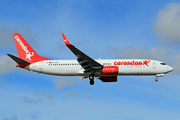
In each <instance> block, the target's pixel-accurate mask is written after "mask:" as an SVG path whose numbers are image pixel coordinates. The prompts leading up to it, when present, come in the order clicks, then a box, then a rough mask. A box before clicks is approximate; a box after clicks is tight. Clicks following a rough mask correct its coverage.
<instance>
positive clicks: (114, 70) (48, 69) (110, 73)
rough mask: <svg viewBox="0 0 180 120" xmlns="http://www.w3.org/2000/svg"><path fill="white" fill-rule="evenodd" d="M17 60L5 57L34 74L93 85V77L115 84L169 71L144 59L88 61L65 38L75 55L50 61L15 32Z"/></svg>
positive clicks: (169, 68)
mask: <svg viewBox="0 0 180 120" xmlns="http://www.w3.org/2000/svg"><path fill="white" fill-rule="evenodd" d="M13 35H14V40H15V44H16V48H17V52H18V57H16V56H14V55H11V54H7V55H8V56H9V57H11V58H12V59H13V60H14V61H15V62H16V63H17V66H18V67H20V68H24V69H27V70H29V71H34V72H38V73H44V74H49V75H57V76H81V78H82V79H85V78H88V77H89V80H90V84H91V85H93V84H94V77H98V79H100V80H101V81H102V82H117V76H121V75H127V76H128V75H136V76H140V75H154V76H156V79H155V81H156V82H157V81H158V77H161V76H164V74H166V73H169V72H171V71H173V68H172V67H170V66H169V65H166V64H165V63H164V62H161V61H157V60H146V59H98V60H95V59H92V58H91V57H89V56H88V55H86V54H84V53H83V52H81V51H80V50H79V49H77V48H76V47H75V46H73V45H72V44H71V43H70V42H69V41H68V39H67V38H66V37H65V35H64V34H63V33H62V37H63V39H64V42H65V44H66V46H67V47H68V48H69V49H70V50H71V51H72V52H73V53H74V54H75V55H76V57H77V59H75V60H53V59H49V58H46V57H42V56H39V55H38V54H37V53H36V52H35V51H34V50H33V49H32V48H31V46H30V45H29V44H28V43H27V42H26V41H25V39H24V38H23V37H22V36H21V35H20V34H19V33H13Z"/></svg>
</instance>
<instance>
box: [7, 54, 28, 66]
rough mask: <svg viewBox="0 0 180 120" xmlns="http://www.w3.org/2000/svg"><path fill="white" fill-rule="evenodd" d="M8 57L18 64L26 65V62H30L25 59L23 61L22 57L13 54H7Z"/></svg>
mask: <svg viewBox="0 0 180 120" xmlns="http://www.w3.org/2000/svg"><path fill="white" fill-rule="evenodd" d="M7 55H8V56H9V57H10V58H12V59H13V60H14V61H15V62H16V63H18V64H25V65H27V64H30V63H29V62H27V61H25V60H23V59H21V58H18V57H16V56H14V55H11V54H7Z"/></svg>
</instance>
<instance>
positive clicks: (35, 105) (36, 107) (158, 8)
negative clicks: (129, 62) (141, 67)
mask: <svg viewBox="0 0 180 120" xmlns="http://www.w3.org/2000/svg"><path fill="white" fill-rule="evenodd" d="M0 11H1V14H0V106H1V107H0V119H2V120H40V119H43V120H54V119H61V120H71V119H75V120H79V119H86V120H92V119H104V120H119V119H122V120H152V119H153V120H159V119H163V120H169V119H173V120H179V118H180V115H179V112H180V96H179V92H180V82H179V78H180V76H179V73H180V68H179V66H180V63H179V59H180V48H179V45H180V34H179V31H180V2H179V1H178V0H173V1H172V0H163V1H162V0H149V1H147V0H146V1H143V0H126V1H125V0H119V1H117V0H116V1H115V0H113V1H108V0H59V1H58V0H54V1H48V0H44V1H37V0H31V1H22V0H17V1H13V0H1V1H0ZM13 32H19V33H20V34H21V35H22V36H23V37H24V38H25V39H26V40H27V42H28V43H29V44H30V45H31V46H32V47H33V48H34V49H35V50H36V52H37V53H38V54H40V55H42V56H45V57H49V58H52V59H76V56H75V55H74V54H73V53H72V52H71V51H70V50H69V49H68V48H67V47H66V46H65V45H64V42H63V39H62V36H61V33H64V34H65V35H66V36H67V38H68V39H69V41H70V42H71V43H72V44H74V45H75V46H76V47H77V48H79V49H80V50H82V51H83V52H85V53H86V54H87V55H89V56H91V57H92V58H94V59H98V58H101V59H103V58H105V59H107V58H109V59H112V58H134V59H135V58H145V59H156V60H161V61H164V62H166V63H168V64H169V65H171V66H173V67H174V71H173V72H172V73H169V74H167V75H165V76H164V77H161V78H159V79H160V80H159V82H158V83H156V82H155V81H154V79H155V76H150V77H146V76H144V77H142V76H139V77H137V76H130V77H128V76H119V77H118V82H117V83H102V82H101V81H99V80H98V79H95V85H94V86H90V85H89V80H88V79H86V80H79V77H57V76H49V75H43V74H38V73H33V72H28V71H26V70H23V69H20V68H16V67H15V66H16V64H15V63H14V62H13V61H12V60H11V59H10V58H8V57H7V56H6V53H10V54H14V55H17V52H16V48H15V43H14V39H13Z"/></svg>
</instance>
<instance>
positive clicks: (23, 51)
mask: <svg viewBox="0 0 180 120" xmlns="http://www.w3.org/2000/svg"><path fill="white" fill-rule="evenodd" d="M13 36H14V40H15V43H16V48H17V52H18V56H19V58H21V59H23V60H25V61H27V62H30V63H33V62H38V61H42V60H50V59H49V58H45V57H41V56H39V55H38V54H37V53H36V52H35V51H34V50H33V48H32V47H31V46H30V45H29V44H28V43H27V42H26V40H25V39H24V38H23V37H22V36H21V35H20V34H19V33H13Z"/></svg>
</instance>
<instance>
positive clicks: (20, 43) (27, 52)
mask: <svg viewBox="0 0 180 120" xmlns="http://www.w3.org/2000/svg"><path fill="white" fill-rule="evenodd" d="M14 38H15V39H16V41H17V42H18V43H19V45H20V46H21V47H22V49H23V50H24V52H25V53H26V58H25V59H29V60H31V57H32V56H34V52H32V53H30V52H29V50H28V49H27V46H25V45H24V44H23V42H22V41H21V40H20V38H19V37H18V36H15V37H14Z"/></svg>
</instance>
